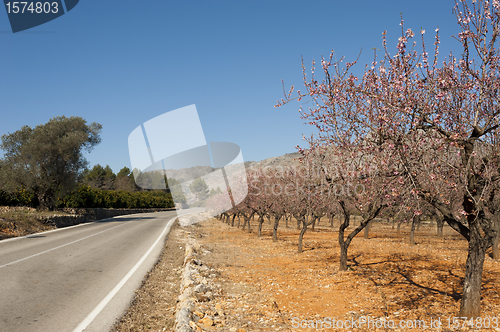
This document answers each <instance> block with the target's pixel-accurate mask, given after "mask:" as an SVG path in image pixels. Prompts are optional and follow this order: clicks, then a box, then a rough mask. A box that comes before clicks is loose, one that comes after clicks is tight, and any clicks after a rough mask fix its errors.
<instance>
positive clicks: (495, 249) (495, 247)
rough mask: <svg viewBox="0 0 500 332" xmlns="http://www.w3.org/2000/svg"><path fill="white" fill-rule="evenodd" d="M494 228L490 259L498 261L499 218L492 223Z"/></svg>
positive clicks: (499, 255) (499, 256) (499, 257)
mask: <svg viewBox="0 0 500 332" xmlns="http://www.w3.org/2000/svg"><path fill="white" fill-rule="evenodd" d="M493 225H494V227H495V231H496V234H495V237H494V238H493V244H492V245H491V254H492V258H493V259H494V260H498V259H500V254H499V252H498V243H499V242H500V241H499V240H500V218H495V221H494V224H493Z"/></svg>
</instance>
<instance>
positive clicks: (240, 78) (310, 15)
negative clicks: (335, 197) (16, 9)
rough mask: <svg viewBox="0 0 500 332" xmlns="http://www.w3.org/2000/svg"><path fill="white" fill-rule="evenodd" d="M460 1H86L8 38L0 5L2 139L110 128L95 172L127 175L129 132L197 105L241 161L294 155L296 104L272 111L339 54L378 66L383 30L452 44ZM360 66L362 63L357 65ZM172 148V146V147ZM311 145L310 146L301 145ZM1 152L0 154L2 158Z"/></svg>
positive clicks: (207, 127) (298, 130) (214, 137)
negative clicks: (91, 126) (70, 126)
mask: <svg viewBox="0 0 500 332" xmlns="http://www.w3.org/2000/svg"><path fill="white" fill-rule="evenodd" d="M453 5H454V1H449V0H431V1H427V0H426V1H422V0H421V1H402V0H397V1H387V0H383V1H382V0H370V1H333V0H330V1H315V0H307V1H306V0H304V1H292V0H286V1H285V0H283V1H281V0H272V1H270V0H265V1H256V0H251V1H250V0H247V1H243V0H238V1H236V0H231V1H222V0H203V1H189V0H187V1H180V0H176V1H171V0H144V1H139V0H119V1H118V0H115V1H111V0H81V1H80V3H79V4H78V5H77V6H76V7H75V8H74V9H73V10H72V11H70V12H69V13H67V14H66V15H63V16H62V17H60V18H58V19H56V20H54V21H51V22H48V23H46V24H44V25H41V26H39V27H35V28H33V29H30V30H27V31H24V32H19V33H16V34H13V33H12V31H11V29H10V25H9V23H8V18H7V14H6V11H5V10H4V9H0V47H1V50H2V51H1V56H0V59H1V61H0V112H1V113H0V114H1V120H0V135H2V134H6V133H11V132H14V131H16V130H18V129H20V128H21V127H22V126H23V125H29V126H36V125H38V124H42V123H45V122H47V121H48V120H49V119H50V118H52V117H54V116H58V115H65V116H73V115H74V116H81V117H83V118H85V119H86V120H87V121H88V122H99V123H101V124H102V125H103V131H102V135H101V137H102V142H101V143H100V144H99V145H98V146H97V147H96V148H95V149H94V151H92V152H91V153H90V154H88V155H87V159H88V160H89V162H90V165H91V166H93V165H95V164H98V163H99V164H101V165H103V166H105V165H109V166H111V168H112V169H113V170H114V171H115V172H118V171H119V170H120V169H121V168H122V167H123V166H128V167H130V159H129V155H128V146H127V144H128V141H127V140H128V135H129V134H130V133H131V132H132V130H134V129H135V128H136V127H137V126H139V125H141V124H142V123H144V122H145V121H147V120H149V119H151V118H154V117H156V116H158V115H161V114H163V113H165V112H168V111H172V110H175V109H178V108H181V107H184V106H188V105H191V104H196V107H197V109H198V113H199V117H200V120H201V124H202V126H203V129H204V132H205V136H206V139H207V141H208V142H216V141H222V142H233V143H236V144H238V145H239V146H240V147H241V149H242V153H243V157H244V159H245V160H247V161H249V160H262V159H265V158H269V157H273V156H279V155H282V154H285V153H289V152H295V146H296V145H297V144H299V145H301V146H304V143H305V142H304V141H303V140H302V134H305V135H310V133H311V132H312V128H310V126H308V125H304V124H303V120H301V119H300V118H299V114H298V108H299V106H300V104H299V103H298V102H294V103H292V104H290V105H287V106H285V107H281V108H274V105H275V103H276V100H278V99H280V98H281V97H282V96H283V93H282V85H281V80H282V79H283V80H284V81H285V86H286V87H287V88H288V87H290V85H292V84H294V85H295V86H296V87H300V86H301V84H302V72H301V56H302V57H303V58H304V60H305V63H306V64H307V65H308V67H309V66H310V63H311V61H312V60H313V59H315V60H317V61H318V62H319V60H320V58H321V55H325V56H327V55H328V54H329V52H330V51H331V50H332V49H334V50H335V52H336V54H337V56H338V57H340V56H342V55H345V56H346V59H347V60H349V61H352V60H353V59H355V58H356V57H357V55H358V53H359V52H360V50H361V48H362V49H363V53H362V57H361V61H362V62H363V63H365V62H371V60H372V54H373V53H372V51H371V49H372V48H374V47H377V48H382V47H381V46H382V43H381V36H382V32H383V31H384V30H387V31H388V41H389V46H390V48H391V49H392V50H394V49H395V45H396V40H397V37H398V36H399V33H400V29H401V27H400V26H399V22H400V13H402V14H403V18H404V20H405V28H412V29H413V30H414V31H415V32H417V31H419V30H420V28H421V27H422V28H423V29H425V30H426V32H427V33H426V39H427V40H428V42H429V45H428V49H429V51H430V50H431V49H432V42H433V39H432V37H433V35H434V30H435V29H436V28H437V27H438V26H439V28H440V34H441V37H442V49H441V54H442V55H443V56H444V55H446V54H447V53H448V52H447V51H448V50H450V49H452V48H455V49H456V48H457V46H458V42H456V41H455V40H453V39H451V38H450V36H451V35H453V34H458V32H459V31H458V30H457V25H456V22H455V16H454V15H453V13H452V8H453ZM359 69H362V66H360V67H359ZM172 143H173V144H175V142H172ZM304 147H305V146H304ZM0 155H1V152H0Z"/></svg>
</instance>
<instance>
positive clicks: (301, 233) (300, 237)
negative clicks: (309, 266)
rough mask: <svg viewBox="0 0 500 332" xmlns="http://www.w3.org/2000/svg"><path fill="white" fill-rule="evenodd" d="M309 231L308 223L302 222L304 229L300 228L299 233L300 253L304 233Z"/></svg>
mask: <svg viewBox="0 0 500 332" xmlns="http://www.w3.org/2000/svg"><path fill="white" fill-rule="evenodd" d="M306 231H307V223H306V222H302V229H301V230H300V234H299V245H298V249H297V252H298V253H299V254H300V253H301V252H302V239H303V238H304V233H305V232H306Z"/></svg>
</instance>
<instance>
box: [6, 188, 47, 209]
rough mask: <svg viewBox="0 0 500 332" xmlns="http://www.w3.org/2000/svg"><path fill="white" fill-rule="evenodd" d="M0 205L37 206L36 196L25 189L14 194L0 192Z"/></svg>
mask: <svg viewBox="0 0 500 332" xmlns="http://www.w3.org/2000/svg"><path fill="white" fill-rule="evenodd" d="M0 205H5V206H29V207H36V206H38V199H37V197H36V195H35V194H34V193H32V192H30V191H27V190H25V189H17V190H16V191H14V192H11V193H9V192H7V191H5V190H0Z"/></svg>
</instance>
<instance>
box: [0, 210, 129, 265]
mask: <svg viewBox="0 0 500 332" xmlns="http://www.w3.org/2000/svg"><path fill="white" fill-rule="evenodd" d="M136 220H137V219H134V220H130V221H127V222H126V223H123V224H121V225H118V226H115V227H112V228H108V229H106V230H104V231H101V232H98V233H95V234H92V235H89V236H86V237H82V238H81V239H78V240H75V241H73V242H69V243H66V244H63V245H61V246H58V247H55V248H52V249H49V250H45V251H42V252H39V253H38V254H34V255H31V256H28V257H25V258H21V259H18V260H17V261H13V262H10V263H7V264H4V265H0V269H1V268H2V267H6V266H9V265H12V264H16V263H19V262H22V261H25V260H27V259H30V258H33V257H36V256H40V255H43V254H46V253H48V252H51V251H53V250H57V249H60V248H63V247H66V246H69V245H70V244H73V243H76V242H80V241H82V240H85V239H88V238H89V237H92V236H96V235H99V234H101V233H104V232H107V231H110V230H112V229H115V228H118V227H121V226H123V225H126V224H128V223H129V222H132V221H136Z"/></svg>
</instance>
